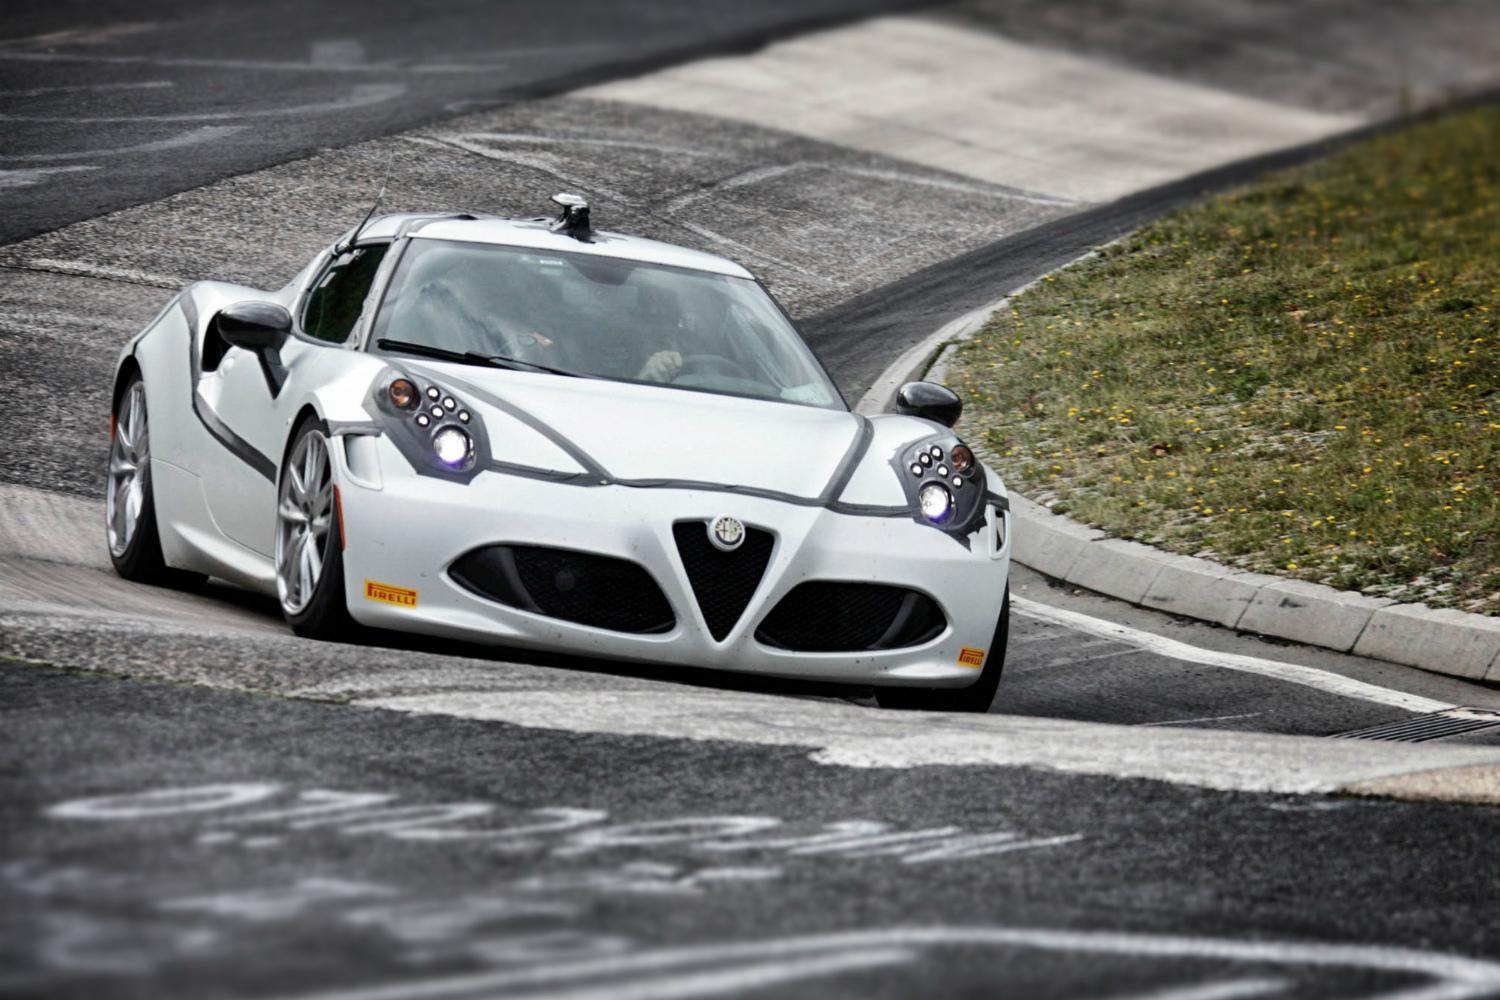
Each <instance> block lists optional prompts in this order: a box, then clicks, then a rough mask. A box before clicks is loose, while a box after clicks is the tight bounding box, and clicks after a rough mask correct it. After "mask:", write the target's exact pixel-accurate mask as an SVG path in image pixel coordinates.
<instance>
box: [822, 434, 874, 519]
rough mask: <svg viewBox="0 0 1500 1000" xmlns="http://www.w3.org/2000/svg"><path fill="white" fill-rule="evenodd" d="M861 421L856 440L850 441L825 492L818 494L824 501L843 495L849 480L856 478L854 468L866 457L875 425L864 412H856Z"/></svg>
mask: <svg viewBox="0 0 1500 1000" xmlns="http://www.w3.org/2000/svg"><path fill="white" fill-rule="evenodd" d="M854 417H855V419H856V420H858V421H859V429H858V430H857V431H856V432H855V435H854V440H853V441H851V442H849V450H848V451H846V452H844V457H843V459H841V460H840V461H839V464H838V468H836V469H834V470H833V476H832V478H830V479H829V480H828V485H827V486H825V487H823V492H822V493H820V494H818V499H820V500H822V501H823V502H824V503H833V502H834V501H835V500H837V499H838V498H839V497H841V496H843V493H844V487H846V486H848V485H849V480H850V479H852V478H854V470H855V469H857V468H859V463H860V461H861V460H863V459H864V457H865V452H866V451H868V450H869V449H870V439H871V438H873V437H874V436H875V425H874V424H872V423H870V418H869V417H866V416H864V415H863V414H859V413H856V414H854Z"/></svg>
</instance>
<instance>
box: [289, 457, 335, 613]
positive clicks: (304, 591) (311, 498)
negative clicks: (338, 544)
mask: <svg viewBox="0 0 1500 1000" xmlns="http://www.w3.org/2000/svg"><path fill="white" fill-rule="evenodd" d="M278 494H279V495H278V498H277V505H276V593H277V594H278V596H280V598H281V606H282V608H284V609H285V610H286V612H287V613H288V614H293V615H294V614H297V613H299V612H301V611H302V610H303V609H304V608H306V607H307V604H308V602H309V601H311V600H312V598H313V594H314V593H316V591H317V589H318V581H319V580H320V579H322V577H323V567H324V565H325V563H326V562H327V558H328V539H329V537H330V535H331V532H330V531H329V528H330V526H331V525H332V523H333V476H332V473H331V471H330V469H329V465H328V439H327V438H326V437H324V436H323V434H322V433H320V432H319V431H317V430H309V431H308V432H307V433H305V434H303V435H302V436H301V437H300V438H298V439H297V444H296V446H295V447H294V448H293V450H292V455H291V458H290V459H288V460H287V463H286V467H285V468H284V469H283V470H282V473H281V488H280V490H279V491H278Z"/></svg>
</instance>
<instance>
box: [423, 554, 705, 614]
mask: <svg viewBox="0 0 1500 1000" xmlns="http://www.w3.org/2000/svg"><path fill="white" fill-rule="evenodd" d="M448 575H449V576H451V577H452V578H453V579H454V580H455V581H457V582H458V584H459V585H460V586H462V587H464V588H465V589H467V590H470V591H472V592H474V593H476V594H478V595H479V596H480V597H486V598H488V599H490V600H492V601H498V602H500V603H501V604H507V605H509V606H511V607H513V608H520V609H522V610H523V611H531V612H534V613H536V614H540V615H546V616H547V617H549V618H560V619H562V620H563V621H569V622H576V623H577V624H579V625H591V626H593V627H594V628H603V629H609V630H610V631H613V632H634V633H637V634H649V633H654V632H667V631H670V630H671V628H672V626H673V625H675V624H677V619H676V617H675V616H674V615H673V614H672V606H671V605H670V604H668V603H667V598H666V595H665V594H663V593H662V592H661V588H660V587H659V586H657V584H656V581H655V580H653V579H652V578H651V574H650V573H648V572H646V570H645V568H644V567H642V566H640V565H638V564H636V563H633V562H629V561H628V560H625V559H613V558H610V557H609V556H600V555H595V554H593V553H591V552H574V551H572V550H570V549H549V548H542V547H540V546H533V545H487V546H485V547H484V548H482V549H475V550H474V551H473V552H469V553H467V554H466V555H464V556H461V557H460V558H459V559H458V560H457V561H456V562H454V564H453V565H452V566H451V567H450V568H449V570H448Z"/></svg>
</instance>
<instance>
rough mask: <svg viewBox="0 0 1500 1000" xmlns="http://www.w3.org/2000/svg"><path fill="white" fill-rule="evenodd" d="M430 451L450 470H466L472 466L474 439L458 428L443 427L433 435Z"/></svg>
mask: <svg viewBox="0 0 1500 1000" xmlns="http://www.w3.org/2000/svg"><path fill="white" fill-rule="evenodd" d="M432 450H433V451H434V452H435V453H436V454H437V457H438V461H439V462H442V463H443V464H444V465H446V466H447V467H448V468H450V469H467V468H468V467H469V466H470V465H473V464H474V439H473V438H471V437H469V435H468V434H467V433H466V432H464V431H463V430H462V429H460V428H458V427H444V428H443V429H442V430H440V431H438V432H437V433H436V434H434V435H433V436H432Z"/></svg>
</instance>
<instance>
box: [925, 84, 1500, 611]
mask: <svg viewBox="0 0 1500 1000" xmlns="http://www.w3.org/2000/svg"><path fill="white" fill-rule="evenodd" d="M1497 320H1500V109H1497V108H1495V107H1486V108H1481V109H1477V110H1470V111H1464V112H1460V113H1454V114H1451V115H1448V116H1445V117H1443V118H1440V119H1437V120H1435V121H1431V122H1428V123H1425V124H1422V125H1419V126H1416V127H1413V128H1410V129H1407V130H1403V131H1400V132H1396V133H1392V134H1389V135H1386V136H1383V137H1380V138H1377V139H1374V140H1371V141H1369V142H1366V143H1362V144H1359V145H1357V146H1352V147H1349V148H1348V149H1346V150H1344V151H1343V152H1341V153H1339V154H1337V155H1335V156H1333V157H1330V158H1328V159H1326V160H1323V161H1320V162H1318V163H1315V164H1311V165H1308V166H1304V167H1300V168H1297V169H1293V170H1288V171H1284V172H1279V173H1276V174H1272V175H1268V176H1267V177H1265V178H1263V179H1262V180H1260V181H1259V182H1257V183H1255V184H1254V185H1252V186H1250V187H1247V188H1244V189H1241V190H1238V191H1235V192H1232V193H1229V194H1226V195H1223V196H1220V197H1216V198H1214V199H1212V200H1210V201H1207V202H1204V203H1201V204H1199V205H1196V206H1193V207H1191V208H1189V209H1186V210H1183V211H1180V212H1178V213H1176V214H1174V215H1172V216H1169V217H1167V218H1165V219H1163V220H1161V221H1159V222H1157V223H1154V224H1152V225H1150V226H1148V227H1146V228H1145V229H1142V230H1141V231H1139V232H1137V233H1135V234H1134V235H1132V236H1131V237H1129V238H1127V239H1126V240H1124V241H1122V242H1120V243H1117V244H1115V245H1113V246H1111V247H1109V248H1107V249H1106V250H1105V251H1103V252H1102V253H1101V254H1100V255H1099V256H1097V257H1094V258H1091V259H1090V260H1087V261H1085V262H1083V263H1081V264H1078V265H1076V266H1074V267H1072V268H1069V269H1067V270H1064V271H1062V272H1060V273H1058V274H1055V275H1052V276H1050V277H1048V278H1046V279H1044V280H1043V281H1042V282H1040V283H1039V284H1037V285H1036V286H1034V287H1033V288H1032V289H1031V290H1029V291H1027V292H1026V293H1025V294H1024V295H1022V296H1020V297H1018V298H1017V299H1015V300H1014V301H1013V303H1012V308H1010V309H1008V310H1005V311H1002V312H1000V313H998V314H997V315H996V317H995V318H994V319H993V320H992V321H991V322H990V323H989V324H988V325H987V326H986V327H985V328H984V329H983V330H982V331H981V332H980V333H979V334H978V335H977V336H976V337H975V338H974V339H973V340H971V341H969V342H968V343H966V344H964V345H963V346H962V347H961V348H960V349H959V350H958V352H957V355H956V357H955V359H954V363H953V364H952V365H951V367H950V370H949V375H948V381H949V383H950V384H951V385H952V386H953V387H954V388H955V389H957V390H958V391H959V392H960V393H963V394H964V395H965V397H966V400H967V412H966V414H965V417H964V421H963V424H962V426H961V430H962V432H963V433H964V434H965V435H966V437H967V439H968V440H969V441H970V443H971V444H974V445H976V446H977V447H979V448H980V450H981V451H983V452H984V453H985V454H986V455H987V456H988V457H989V458H990V459H991V460H992V461H994V462H995V464H996V467H997V468H999V469H1000V470H1001V471H1002V472H1003V474H1004V475H1005V476H1006V478H1007V479H1008V480H1009V481H1010V482H1011V484H1012V485H1013V486H1014V487H1016V488H1017V489H1018V490H1019V491H1020V492H1021V493H1022V494H1024V495H1026V496H1029V497H1031V498H1032V499H1035V500H1038V501H1039V502H1042V503H1047V504H1049V505H1050V506H1052V508H1053V509H1054V510H1056V511H1058V512H1061V513H1067V514H1069V515H1070V516H1072V517H1074V518H1076V519H1078V520H1081V521H1084V522H1087V523H1089V524H1093V525H1096V526H1098V527H1101V528H1104V529H1106V530H1108V531H1109V532H1111V533H1112V534H1115V535H1117V536H1120V537H1124V538H1133V539H1137V540H1139V541H1143V542H1148V543H1150V544H1153V545H1157V546H1159V547H1161V548H1164V549H1168V550H1171V551H1175V552H1183V553H1188V554H1192V555H1201V556H1204V557H1207V558H1212V559H1216V560H1218V561H1221V562H1225V563H1228V564H1230V565H1234V566H1238V567H1241V568H1244V569H1250V570H1257V571H1261V572H1271V573H1278V574H1281V575H1283V576H1291V577H1296V578H1299V579H1304V580H1311V581H1315V582H1318V583H1325V584H1328V585H1330V586H1334V587H1339V588H1343V589H1357V590H1362V591H1364V592H1366V593H1369V594H1375V595H1383V596H1389V597H1392V598H1395V599H1397V600H1402V601H1425V602H1427V603H1429V604H1432V605H1434V606H1443V607H1457V608H1461V609H1463V610H1467V611H1477V612H1482V613H1486V614H1491V615H1494V614H1500V353H1497V347H1500V343H1497V340H1500V334H1497Z"/></svg>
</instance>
